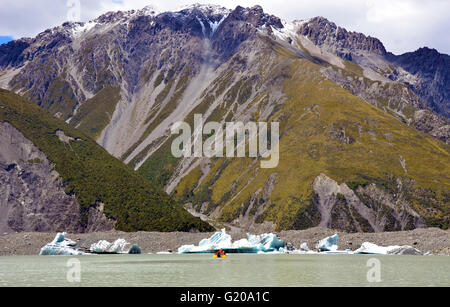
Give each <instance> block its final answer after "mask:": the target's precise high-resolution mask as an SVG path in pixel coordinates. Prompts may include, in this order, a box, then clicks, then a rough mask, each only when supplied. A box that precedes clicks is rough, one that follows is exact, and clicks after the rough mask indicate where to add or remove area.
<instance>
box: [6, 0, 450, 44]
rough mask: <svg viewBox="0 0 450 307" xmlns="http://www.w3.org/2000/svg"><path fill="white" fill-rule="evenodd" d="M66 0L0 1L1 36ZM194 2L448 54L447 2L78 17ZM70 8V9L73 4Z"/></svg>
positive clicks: (118, 4) (86, 0)
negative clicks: (317, 20)
mask: <svg viewBox="0 0 450 307" xmlns="http://www.w3.org/2000/svg"><path fill="white" fill-rule="evenodd" d="M67 1H71V2H76V1H78V0H57V1H55V0H37V1H29V0H26V1H25V0H2V10H1V11H0V35H12V36H14V37H15V38H19V37H23V36H34V35H36V34H37V33H39V32H41V31H43V30H45V29H47V28H50V27H53V26H57V25H60V24H62V23H63V22H64V21H66V20H68V19H69V17H70V16H73V15H68V14H69V11H70V9H71V8H70V7H68V6H67ZM193 2H199V3H211V4H219V5H223V6H225V7H228V8H235V7H236V6H237V5H241V6H253V5H256V4H259V5H261V6H262V7H263V8H264V10H265V11H266V12H268V13H271V14H274V15H277V16H279V17H281V18H283V19H285V20H294V19H306V18H311V17H315V16H319V15H320V16H324V17H326V18H328V19H329V20H331V21H334V22H335V23H336V24H337V25H339V26H342V27H344V28H346V29H348V30H351V31H358V32H362V33H365V34H366V35H370V36H373V37H377V38H379V39H380V40H381V41H382V42H383V43H384V44H385V46H386V48H387V49H388V50H389V51H392V52H394V53H403V52H407V51H414V50H416V49H417V48H419V47H422V46H428V47H432V48H436V49H438V50H439V51H441V52H445V53H450V36H449V35H448V33H447V31H448V29H450V19H449V18H448V12H450V1H446V0H340V1H336V0H320V1H318V0H277V1H273V0H209V1H208V0H206V1H203V0H99V1H90V0H81V10H80V18H81V20H84V21H86V20H90V19H93V18H96V17H97V16H99V15H100V14H102V13H105V12H107V11H116V10H129V9H139V8H142V7H144V6H146V5H153V6H155V7H156V8H157V9H158V10H160V11H166V10H175V9H177V8H179V7H180V6H182V5H187V4H191V3H193ZM72 7H73V6H72Z"/></svg>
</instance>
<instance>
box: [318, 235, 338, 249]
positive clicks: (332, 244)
mask: <svg viewBox="0 0 450 307" xmlns="http://www.w3.org/2000/svg"><path fill="white" fill-rule="evenodd" d="M338 240H339V236H338V235H337V234H335V235H334V236H331V237H328V238H325V239H323V240H320V241H319V243H317V248H318V249H319V251H321V252H334V251H337V249H338Z"/></svg>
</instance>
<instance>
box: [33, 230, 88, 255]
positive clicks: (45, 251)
mask: <svg viewBox="0 0 450 307" xmlns="http://www.w3.org/2000/svg"><path fill="white" fill-rule="evenodd" d="M76 247H77V244H76V242H74V241H72V240H70V239H67V238H66V233H65V232H62V233H58V234H57V235H56V237H55V239H54V240H53V241H52V242H51V243H48V244H47V245H45V246H44V247H43V248H41V252H40V253H39V255H40V256H79V255H86V253H83V252H80V251H78V250H77V249H76Z"/></svg>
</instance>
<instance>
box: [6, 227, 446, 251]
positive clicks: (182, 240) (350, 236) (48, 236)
mask: <svg viewBox="0 0 450 307" xmlns="http://www.w3.org/2000/svg"><path fill="white" fill-rule="evenodd" d="M335 233H336V231H333V230H330V229H324V228H311V229H308V230H298V231H297V230H295V231H294V230H292V231H282V232H279V233H277V235H278V236H279V238H281V239H282V240H285V241H286V242H290V243H292V244H294V246H295V247H296V248H299V247H300V244H302V243H303V242H307V243H308V246H309V247H310V248H311V249H313V248H314V247H315V244H316V243H317V241H319V240H320V239H323V238H325V237H327V236H330V235H333V234H335ZM337 233H338V234H339V248H340V249H351V250H355V249H357V248H359V247H360V246H361V244H362V243H363V242H366V241H367V242H372V243H375V244H377V245H382V246H388V245H411V246H413V247H415V248H417V249H419V250H420V251H421V252H423V253H425V252H427V251H430V252H431V253H432V254H434V255H448V256H449V255H450V230H446V231H444V230H441V229H437V228H428V229H416V230H412V231H402V232H385V233H345V232H337ZM211 235H212V233H155V232H137V233H124V232H118V231H112V232H98V233H89V234H68V235H67V237H68V238H70V239H72V240H74V241H76V242H78V245H79V247H80V248H88V247H89V246H90V245H91V244H92V243H95V242H98V241H99V240H107V241H110V242H112V241H114V240H116V239H118V238H122V239H125V240H127V241H128V242H130V243H136V244H138V245H139V246H140V247H141V249H142V251H143V253H157V252H166V251H172V252H176V251H177V250H178V248H179V247H180V246H182V245H185V244H194V245H198V243H199V242H200V240H202V239H204V238H207V237H209V236H211ZM231 235H232V237H233V240H239V239H242V238H244V237H245V233H244V232H241V231H233V232H232V233H231ZM54 237H55V233H14V234H3V235H0V256H13V255H38V254H39V251H40V249H41V247H42V246H44V245H45V244H47V243H48V242H51V241H52V240H53V238H54Z"/></svg>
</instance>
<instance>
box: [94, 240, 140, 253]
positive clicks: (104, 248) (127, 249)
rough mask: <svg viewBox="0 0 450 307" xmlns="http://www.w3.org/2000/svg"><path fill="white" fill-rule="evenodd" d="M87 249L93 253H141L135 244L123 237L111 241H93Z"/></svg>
mask: <svg viewBox="0 0 450 307" xmlns="http://www.w3.org/2000/svg"><path fill="white" fill-rule="evenodd" d="M89 251H90V252H91V253H94V254H135V255H136V254H141V253H142V251H141V249H140V247H139V246H138V245H136V244H131V243H128V242H127V241H125V240H124V239H117V240H116V241H114V242H113V243H110V242H108V241H105V240H101V241H99V242H97V243H94V244H92V245H91V247H90V248H89Z"/></svg>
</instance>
